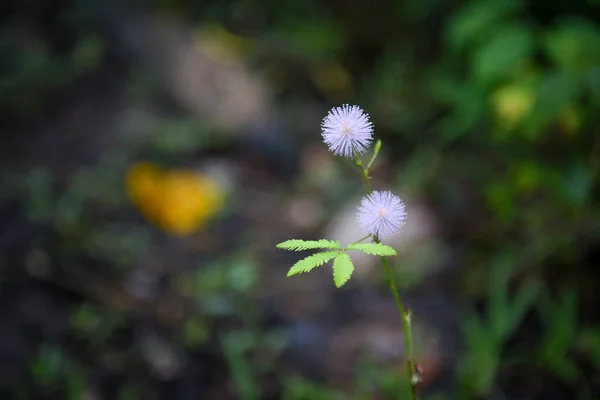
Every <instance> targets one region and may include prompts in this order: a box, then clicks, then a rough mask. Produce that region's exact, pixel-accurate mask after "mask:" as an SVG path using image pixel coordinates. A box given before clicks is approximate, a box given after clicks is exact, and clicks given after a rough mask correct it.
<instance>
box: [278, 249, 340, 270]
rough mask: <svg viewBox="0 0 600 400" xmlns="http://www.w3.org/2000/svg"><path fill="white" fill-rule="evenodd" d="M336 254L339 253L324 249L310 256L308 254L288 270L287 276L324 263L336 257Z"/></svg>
mask: <svg viewBox="0 0 600 400" xmlns="http://www.w3.org/2000/svg"><path fill="white" fill-rule="evenodd" d="M338 254H341V253H340V252H339V251H325V252H322V253H316V254H313V255H312V256H308V257H306V258H303V259H302V260H300V261H298V262H297V263H296V264H294V266H292V268H290V270H289V271H288V274H287V276H292V275H296V274H301V273H303V272H308V271H310V270H312V269H314V268H316V267H319V266H321V265H323V264H325V263H326V262H327V261H329V260H331V259H332V258H334V257H336V256H337V255H338Z"/></svg>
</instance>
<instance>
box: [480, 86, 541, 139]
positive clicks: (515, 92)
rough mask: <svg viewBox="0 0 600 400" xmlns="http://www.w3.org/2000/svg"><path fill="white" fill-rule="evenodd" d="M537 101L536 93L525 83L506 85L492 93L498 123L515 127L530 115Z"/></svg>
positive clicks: (507, 126)
mask: <svg viewBox="0 0 600 400" xmlns="http://www.w3.org/2000/svg"><path fill="white" fill-rule="evenodd" d="M534 102H535V93H534V91H533V90H531V89H530V88H529V87H527V86H525V85H516V84H511V85H506V86H503V87H501V88H499V89H498V90H496V91H495V92H494V93H493V94H492V98H491V103H492V108H493V110H494V113H495V114H496V116H497V118H498V123H499V124H500V125H502V126H504V127H506V128H513V127H515V126H516V125H518V124H519V123H520V122H521V121H523V119H524V118H525V117H527V116H528V115H529V113H530V112H531V109H532V108H533V105H534Z"/></svg>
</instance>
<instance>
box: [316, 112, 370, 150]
mask: <svg viewBox="0 0 600 400" xmlns="http://www.w3.org/2000/svg"><path fill="white" fill-rule="evenodd" d="M321 129H322V130H323V133H322V134H323V140H324V141H325V143H326V144H327V145H328V146H329V150H331V151H332V152H333V154H335V155H336V156H344V157H352V156H353V155H354V152H356V153H359V154H360V153H364V152H365V151H367V148H368V147H369V145H370V144H371V141H372V140H373V124H372V123H371V122H370V121H369V115H368V114H366V113H365V112H364V111H363V110H362V109H361V108H360V107H358V106H349V105H348V104H344V105H343V106H341V107H335V108H333V109H332V110H331V111H329V114H327V116H326V117H325V118H324V119H323V123H322V124H321Z"/></svg>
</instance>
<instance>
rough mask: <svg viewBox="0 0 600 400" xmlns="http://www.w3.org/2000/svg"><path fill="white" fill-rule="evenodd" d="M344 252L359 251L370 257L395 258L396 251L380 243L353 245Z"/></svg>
mask: <svg viewBox="0 0 600 400" xmlns="http://www.w3.org/2000/svg"><path fill="white" fill-rule="evenodd" d="M346 250H359V251H362V252H363V253H365V254H369V255H372V256H395V255H396V254H397V253H396V250H394V249H393V248H392V247H390V246H386V245H384V244H381V243H353V244H351V245H349V246H348V247H346Z"/></svg>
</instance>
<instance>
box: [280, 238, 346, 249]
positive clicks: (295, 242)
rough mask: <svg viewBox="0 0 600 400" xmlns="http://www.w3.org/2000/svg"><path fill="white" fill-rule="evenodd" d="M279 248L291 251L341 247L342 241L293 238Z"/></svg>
mask: <svg viewBox="0 0 600 400" xmlns="http://www.w3.org/2000/svg"><path fill="white" fill-rule="evenodd" d="M277 248H279V249H283V250H291V251H304V250H314V249H341V246H340V242H338V241H335V240H327V239H321V240H301V239H291V240H286V241H285V242H281V243H279V244H278V245H277Z"/></svg>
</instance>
